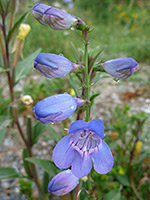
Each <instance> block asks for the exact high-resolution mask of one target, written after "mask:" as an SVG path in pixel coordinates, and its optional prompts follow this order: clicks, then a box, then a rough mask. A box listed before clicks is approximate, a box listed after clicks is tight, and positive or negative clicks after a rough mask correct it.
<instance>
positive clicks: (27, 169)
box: [22, 149, 34, 178]
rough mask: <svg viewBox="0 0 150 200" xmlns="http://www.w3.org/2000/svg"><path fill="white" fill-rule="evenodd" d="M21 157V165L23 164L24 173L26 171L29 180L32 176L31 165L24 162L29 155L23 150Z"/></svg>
mask: <svg viewBox="0 0 150 200" xmlns="http://www.w3.org/2000/svg"><path fill="white" fill-rule="evenodd" d="M22 157H23V164H24V168H25V171H26V173H27V175H28V176H29V177H30V178H31V177H32V176H33V174H34V172H33V168H32V166H31V163H28V161H26V159H27V158H28V157H29V153H28V150H27V149H23V152H22Z"/></svg>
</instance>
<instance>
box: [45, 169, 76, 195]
mask: <svg viewBox="0 0 150 200" xmlns="http://www.w3.org/2000/svg"><path fill="white" fill-rule="evenodd" d="M78 183H79V178H77V177H76V176H74V175H73V173H72V172H71V170H70V169H68V170H65V171H63V172H60V173H59V174H57V175H56V176H54V177H53V179H52V180H51V181H50V182H49V184H48V192H49V193H51V194H53V195H55V196H63V195H65V194H67V193H69V192H71V191H72V190H73V189H74V188H75V187H76V186H77V185H78Z"/></svg>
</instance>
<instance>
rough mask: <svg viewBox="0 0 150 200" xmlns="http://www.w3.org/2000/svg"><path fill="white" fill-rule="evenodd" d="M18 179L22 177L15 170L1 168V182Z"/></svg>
mask: <svg viewBox="0 0 150 200" xmlns="http://www.w3.org/2000/svg"><path fill="white" fill-rule="evenodd" d="M18 177H21V175H20V174H18V173H17V172H16V170H15V169H14V168H11V167H0V180H2V179H7V178H18Z"/></svg>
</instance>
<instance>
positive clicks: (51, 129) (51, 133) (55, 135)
mask: <svg viewBox="0 0 150 200" xmlns="http://www.w3.org/2000/svg"><path fill="white" fill-rule="evenodd" d="M45 126H46V127H47V129H48V130H49V132H50V135H51V136H52V138H53V140H55V141H56V142H58V141H59V140H60V139H61V137H60V135H58V133H57V132H56V131H55V129H54V128H52V126H51V125H50V124H45Z"/></svg>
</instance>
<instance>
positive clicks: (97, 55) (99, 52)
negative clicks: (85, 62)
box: [90, 48, 104, 67]
mask: <svg viewBox="0 0 150 200" xmlns="http://www.w3.org/2000/svg"><path fill="white" fill-rule="evenodd" d="M103 51H104V48H103V49H100V50H99V51H98V53H97V54H96V56H95V57H94V59H93V60H92V62H91V63H90V67H92V66H93V65H94V63H95V61H96V59H97V58H98V57H99V55H100V54H101V53H102V52H103Z"/></svg>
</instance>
